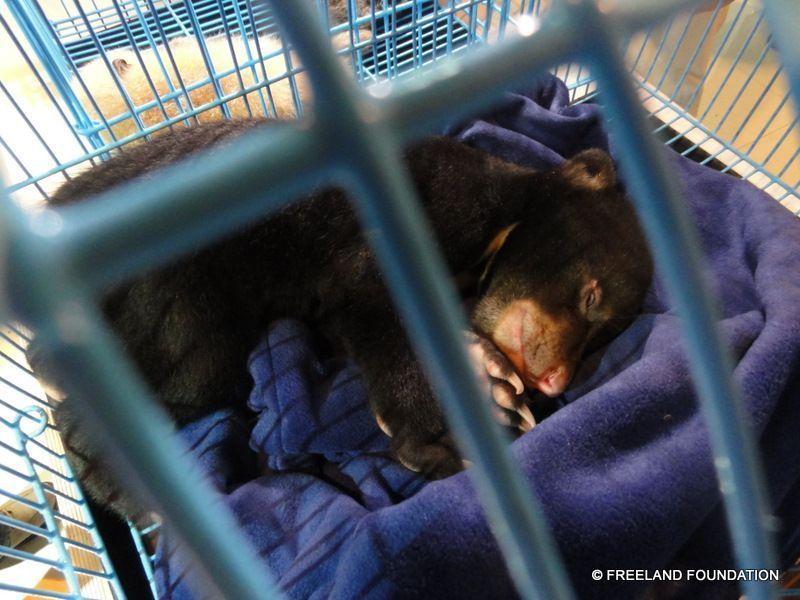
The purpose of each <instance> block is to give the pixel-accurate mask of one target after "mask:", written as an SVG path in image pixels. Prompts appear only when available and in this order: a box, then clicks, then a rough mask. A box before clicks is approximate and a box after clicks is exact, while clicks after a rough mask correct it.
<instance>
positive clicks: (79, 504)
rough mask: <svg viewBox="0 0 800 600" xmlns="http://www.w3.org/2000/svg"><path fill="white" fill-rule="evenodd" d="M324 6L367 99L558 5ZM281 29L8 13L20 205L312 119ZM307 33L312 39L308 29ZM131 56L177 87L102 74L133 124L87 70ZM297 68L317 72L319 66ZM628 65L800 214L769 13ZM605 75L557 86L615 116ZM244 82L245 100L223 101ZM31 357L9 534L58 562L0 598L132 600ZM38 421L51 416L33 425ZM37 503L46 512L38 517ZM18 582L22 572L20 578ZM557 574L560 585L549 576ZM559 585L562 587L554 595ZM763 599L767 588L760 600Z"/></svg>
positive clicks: (748, 7) (47, 6)
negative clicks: (28, 516) (105, 100)
mask: <svg viewBox="0 0 800 600" xmlns="http://www.w3.org/2000/svg"><path fill="white" fill-rule="evenodd" d="M317 4H318V6H317V8H318V9H319V12H320V14H321V16H322V18H323V22H325V23H326V24H327V25H328V27H327V29H328V32H329V35H330V37H331V39H332V40H334V46H335V48H336V50H337V52H338V54H339V60H341V61H344V62H346V64H347V65H348V66H349V67H350V69H351V70H352V72H353V73H354V75H355V77H356V78H357V79H358V80H359V81H360V82H361V83H362V85H365V86H380V85H381V84H382V82H383V81H384V80H386V79H395V78H398V77H401V76H403V75H409V74H414V73H415V72H416V71H418V70H419V69H420V68H421V67H424V66H426V65H428V64H430V63H435V62H437V61H438V60H439V59H441V58H444V57H446V56H449V55H451V54H454V53H459V52H461V51H468V50H470V49H471V48H473V47H475V46H479V47H480V46H492V47H493V46H495V45H496V46H498V47H500V48H501V49H502V48H503V47H504V46H506V45H507V44H503V43H498V42H500V41H501V40H503V39H504V38H505V37H506V36H510V34H514V37H515V39H516V38H517V37H518V34H519V33H522V35H523V37H526V36H529V35H531V34H533V35H536V34H537V33H538V31H539V30H540V28H541V27H542V25H543V24H545V23H546V22H547V18H548V14H549V12H551V11H552V10H555V8H553V7H551V6H550V2H548V1H547V0H544V1H542V0H530V1H510V0H503V1H501V2H492V1H489V0H464V1H461V2H459V1H457V0H439V1H437V2H433V1H431V0H423V1H420V0H409V1H406V2H399V1H397V0H380V1H378V0H372V2H370V3H369V4H370V10H368V11H367V12H366V13H363V14H361V13H358V11H357V7H356V5H355V3H354V2H349V3H348V13H349V16H348V19H347V21H346V22H343V23H332V22H330V21H329V19H328V16H327V12H326V11H325V10H324V9H325V6H324V5H325V2H318V3H317ZM291 10H294V9H291ZM291 10H290V11H289V12H291ZM301 10H302V9H301ZM276 12H280V11H276ZM272 13H273V11H272V10H271V9H270V7H269V6H266V5H264V4H261V3H259V2H252V3H251V2H250V1H249V0H197V1H195V2H184V1H183V0H181V1H178V2H170V1H169V0H127V1H124V2H120V1H118V0H91V2H90V1H88V0H63V1H62V2H59V3H58V4H56V3H55V2H52V3H46V0H9V3H8V5H7V7H6V8H5V10H0V22H1V23H2V26H3V27H2V30H3V31H2V32H0V47H2V48H3V49H4V50H7V51H8V52H9V53H10V54H13V55H14V59H13V60H10V61H7V66H6V67H4V71H2V73H0V74H1V75H2V76H1V77H0V92H2V95H0V106H2V107H3V113H4V115H8V118H4V119H3V121H4V123H3V124H0V147H2V154H3V158H4V162H5V164H6V165H7V168H8V169H9V171H8V173H7V176H6V177H7V183H8V184H9V186H8V188H7V189H8V191H9V192H10V195H11V197H12V198H14V199H16V200H17V201H19V202H20V203H22V204H24V205H27V206H30V207H36V206H40V205H41V203H42V202H43V201H44V200H46V198H47V197H48V195H49V193H51V191H52V190H53V189H55V188H56V187H57V186H58V185H60V183H61V182H63V181H64V180H65V179H66V178H68V177H70V176H71V175H74V174H76V173H78V172H80V171H81V170H83V169H85V168H86V167H87V166H89V165H91V164H94V163H96V162H98V161H100V160H102V159H103V158H105V157H106V156H108V155H109V153H112V152H115V151H118V149H119V148H121V147H124V146H125V145H126V144H129V143H136V142H137V141H138V140H139V139H141V138H145V137H147V136H149V135H157V134H158V132H159V131H160V130H162V129H164V128H168V127H173V126H183V125H185V124H190V123H191V122H193V121H194V120H197V119H202V118H205V117H209V115H211V114H212V112H214V111H219V112H220V113H221V114H222V116H225V117H228V116H231V114H232V113H234V112H235V110H236V108H235V107H236V106H237V105H236V104H235V103H236V102H237V101H238V102H240V105H241V106H244V107H245V109H246V111H247V112H248V113H250V114H265V115H274V114H275V113H276V109H275V103H274V99H273V98H271V95H272V93H273V92H275V93H277V92H278V89H279V86H281V85H288V86H289V87H290V88H291V90H290V91H291V102H292V106H293V107H294V110H295V116H301V115H302V114H303V107H304V105H306V106H307V105H308V102H309V98H308V97H302V94H301V91H300V90H301V89H304V88H303V86H304V85H306V84H305V83H304V80H305V78H306V76H307V75H306V71H305V68H304V67H303V66H302V64H301V63H300V62H299V61H298V60H297V58H296V57H295V56H294V55H295V51H296V50H297V49H296V48H295V47H294V46H292V45H289V44H287V43H285V42H284V38H282V37H276V38H275V39H276V40H278V44H277V45H276V47H274V48H273V49H272V50H271V51H270V52H264V51H263V50H264V49H263V48H262V47H261V45H260V42H259V40H260V39H262V36H264V35H268V36H273V35H276V34H277V33H278V29H277V22H278V20H280V19H278V20H276V19H275V17H274V16H273V14H272ZM578 14H579V13H575V15H578ZM575 15H573V16H575ZM278 16H280V15H278ZM284 18H285V15H284ZM576 18H577V17H576ZM297 27H300V29H301V30H302V27H303V26H296V27H294V29H297ZM584 27H588V26H586V25H584ZM287 29H290V30H291V29H293V27H287ZM582 31H584V32H585V30H582ZM254 32H255V35H254ZM290 33H291V32H290ZM303 35H304V34H303V33H302V31H301V35H300V36H298V38H294V37H292V38H291V39H293V40H294V43H295V44H297V45H298V46H299V47H300V48H299V50H303V48H302V46H303V45H304V44H305V45H306V46H308V45H309V41H308V40H307V39H306V40H305V41H304V38H303ZM219 36H222V38H223V39H225V40H227V39H231V38H232V37H236V36H239V37H240V38H241V40H242V42H243V46H242V48H243V49H244V50H245V52H244V53H243V54H242V55H237V53H236V50H235V49H234V48H233V47H232V46H229V47H228V51H229V53H230V56H229V57H228V58H229V60H230V63H228V64H226V66H225V67H224V68H221V67H219V65H215V64H214V61H213V60H210V55H209V45H208V44H209V42H208V40H209V39H213V38H214V37H219ZM540 37H541V36H540ZM184 39H189V40H192V41H194V42H195V43H196V53H197V54H195V60H196V59H197V56H200V55H202V57H203V62H204V63H205V73H203V76H202V77H201V78H199V79H197V80H195V81H192V82H186V81H182V80H181V71H180V69H179V68H176V67H175V59H174V56H173V55H172V54H171V51H170V47H171V46H170V45H171V44H175V43H176V42H179V41H181V40H184ZM337 39H338V40H339V45H337V43H336V40H337ZM298 40H299V43H298ZM133 48H136V49H138V52H133V54H132V56H134V57H136V58H137V59H139V58H140V57H141V56H142V53H145V52H148V51H149V52H153V54H154V58H155V59H156V60H155V62H154V63H152V64H153V65H154V69H157V70H158V71H160V72H161V73H162V74H163V79H162V80H161V81H163V82H164V84H165V85H166V88H167V89H165V90H158V89H157V87H158V86H156V85H155V84H154V81H155V75H156V74H157V73H156V72H155V71H154V72H152V73H150V72H149V71H147V70H146V74H147V76H149V77H146V79H148V81H147V83H148V85H147V87H148V88H149V91H150V92H151V93H150V98H149V99H148V100H146V101H143V102H136V101H134V100H133V98H132V97H131V95H130V94H128V93H127V91H126V90H125V86H124V85H123V83H122V81H121V80H120V76H119V75H117V74H116V73H115V71H114V69H113V67H112V65H111V64H110V63H109V62H108V61H105V66H106V70H107V73H108V76H109V78H110V81H112V82H113V85H114V86H115V87H116V89H117V91H118V92H119V94H118V95H119V96H120V97H121V98H123V99H124V100H125V105H126V108H125V109H124V110H122V111H120V112H117V113H115V114H105V113H104V111H102V110H99V108H98V106H97V105H96V103H95V102H93V98H92V97H91V94H89V93H86V92H87V86H86V85H85V84H83V83H81V78H80V74H81V70H82V69H83V68H85V67H86V66H87V65H89V64H91V63H92V62H93V61H95V62H97V61H103V58H102V57H103V56H106V55H108V54H109V53H111V52H113V51H114V50H121V49H125V50H131V49H133ZM154 49H156V50H157V51H155V52H154ZM466 53H467V54H470V55H471V54H476V55H477V56H480V55H481V54H482V53H481V52H477V53H473V52H466ZM162 54H163V55H162ZM297 54H298V55H299V56H312V55H313V54H311V53H308V52H307V50H306V51H299V52H297ZM510 55H511V54H510V53H509V56H510ZM497 56H499V54H498V55H497ZM624 56H625V58H626V60H627V70H628V72H629V73H630V75H631V76H632V78H633V80H634V81H635V82H636V92H637V94H638V99H639V100H640V101H641V103H642V105H643V106H644V107H645V110H646V111H647V114H648V115H649V117H650V119H651V120H650V123H651V125H652V129H653V130H655V131H656V132H657V133H659V134H660V135H661V137H662V139H663V141H664V142H665V143H666V144H668V145H671V146H674V147H675V148H676V149H677V150H678V151H679V152H681V153H682V154H685V155H689V156H692V157H694V158H696V159H697V160H699V161H700V162H703V163H706V164H711V165H712V166H715V167H716V168H718V169H720V170H723V171H729V172H731V173H733V174H735V175H736V176H739V177H741V178H744V179H747V180H749V181H750V182H751V183H753V184H754V185H756V186H757V187H759V188H761V189H764V190H765V191H767V192H768V193H769V194H770V195H772V196H773V197H774V198H776V199H777V200H778V201H780V202H781V203H782V204H783V205H784V206H786V207H787V208H788V209H789V210H791V211H793V212H795V214H797V213H800V200H798V197H797V189H798V186H799V185H800V160H799V157H798V154H800V143H798V139H799V138H798V127H797V116H796V112H795V110H794V107H793V105H792V101H791V98H790V95H789V86H788V82H787V77H786V75H785V73H784V71H783V67H782V66H781V63H780V60H779V59H778V55H777V52H776V51H775V49H774V48H773V46H772V43H771V38H770V35H769V33H768V29H767V25H766V23H765V20H764V17H763V16H762V14H761V6H760V3H758V2H755V1H754V0H735V1H732V0H716V1H712V2H708V3H705V4H702V5H700V6H698V7H696V8H695V9H694V10H693V12H690V13H688V14H685V13H684V14H679V15H674V16H672V17H670V18H669V19H668V20H666V21H665V22H663V23H661V24H659V25H653V26H651V27H649V28H647V29H645V30H644V31H643V32H638V33H637V32H631V33H630V35H629V36H628V38H627V44H626V50H625V52H624ZM274 59H278V60H280V62H281V63H282V65H281V66H282V69H281V72H280V73H279V74H278V75H277V76H272V75H268V74H267V72H266V71H265V70H262V69H261V68H260V67H261V66H262V65H264V64H265V63H268V61H272V60H274ZM470 64H472V63H470ZM474 64H476V65H483V66H486V65H488V64H489V63H488V61H484V62H483V63H481V62H479V61H475V63H474ZM507 64H513V61H510V62H509V63H507ZM599 64H600V65H602V64H603V63H602V61H601V62H600V63H599ZM8 65H11V66H8ZM596 70H597V65H596V64H593V65H592V67H591V69H590V67H589V66H587V64H586V63H585V62H583V61H581V62H567V63H564V64H561V65H559V66H556V67H553V68H552V71H553V72H554V73H555V74H556V75H558V76H559V77H561V78H562V79H564V80H565V82H566V83H567V86H568V88H569V89H570V91H571V99H572V101H573V102H587V101H595V102H596V101H600V102H604V101H605V97H604V93H603V90H602V89H601V88H599V87H598V85H597V80H596V77H595V74H594V71H596ZM248 73H249V75H247V74H248ZM231 78H233V80H234V85H233V86H232V87H228V88H227V89H226V90H223V89H222V88H223V85H227V82H228V81H230V80H231ZM509 79H510V78H509ZM245 80H247V81H248V82H249V83H245ZM203 89H206V90H211V92H212V93H211V94H210V97H209V98H207V101H205V102H202V103H194V102H192V96H191V94H192V92H194V91H196V90H203ZM371 89H372V90H373V92H374V91H375V90H378V89H379V88H378V87H373V88H371ZM161 92H163V93H161ZM374 95H375V96H380V94H379V93H374ZM731 98H732V100H730V101H728V99H731ZM721 105H722V108H721ZM167 106H170V107H174V112H173V113H171V114H170V113H169V112H168V111H167V109H166V107H167ZM259 106H260V107H261V109H260V111H261V112H259V109H258V107H259ZM765 106H766V107H767V108H764V107H765ZM148 111H149V112H148ZM153 111H160V112H161V118H158V119H156V120H155V122H152V123H149V124H148V123H145V122H144V115H148V114H153ZM323 112H324V107H323ZM214 118H219V116H215V117H214ZM612 119H613V117H612ZM125 121H128V122H132V123H133V124H134V127H133V131H132V132H131V133H129V134H128V135H125V136H122V137H118V136H117V135H116V134H115V132H114V127H115V125H118V124H120V123H123V122H125ZM610 126H611V125H610ZM26 342H27V334H26V332H25V331H24V330H23V329H22V328H20V327H19V326H16V325H8V326H7V327H6V328H4V329H3V331H2V332H0V419H1V420H2V421H1V422H0V471H2V474H3V476H4V477H7V478H10V479H9V481H12V483H10V484H9V483H7V482H6V481H7V479H2V483H0V527H2V526H6V528H7V529H6V531H23V532H25V533H28V534H30V536H31V538H40V540H44V541H45V542H46V543H45V544H43V545H42V548H44V550H43V551H42V550H37V551H35V552H20V551H17V550H14V548H11V547H10V546H9V545H7V544H0V556H3V557H4V558H2V559H0V590H2V589H6V590H9V591H13V592H15V593H20V594H22V593H29V594H35V595H36V596H41V597H53V598H61V597H73V596H74V595H77V594H83V595H84V596H86V597H97V598H112V597H120V596H121V594H123V592H122V590H121V589H120V587H119V582H118V580H117V579H116V577H115V574H114V571H113V568H112V566H111V565H110V563H109V560H108V557H107V555H106V553H105V550H104V547H103V542H102V540H101V539H100V538H99V536H98V534H97V530H96V528H95V526H94V523H93V521H92V517H91V514H90V513H89V511H88V510H87V509H86V504H85V501H84V499H83V498H82V496H81V495H80V491H79V489H78V488H77V486H76V485H75V482H74V479H73V478H72V474H71V472H70V470H69V465H68V464H67V463H66V461H65V459H64V457H63V449H62V448H61V446H60V441H59V439H58V435H57V432H56V431H55V429H54V427H53V426H52V425H51V424H48V423H46V422H41V415H42V414H44V415H48V414H49V411H50V408H51V407H50V406H49V404H48V401H47V400H46V398H45V396H44V395H43V394H42V392H41V390H39V388H38V385H37V384H36V382H35V381H34V380H33V378H32V376H31V373H30V371H29V369H28V368H27V366H26V365H25V363H24V356H23V350H24V347H25V344H26ZM31 407H35V409H32V408H31ZM31 410H34V413H31ZM32 414H35V415H36V416H35V418H33V419H32V418H31V415H32ZM26 420H33V421H36V422H37V423H40V424H41V427H42V432H41V433H40V434H39V435H38V436H37V435H29V434H26V433H25V432H24V427H22V425H23V424H24V422H25V421H26ZM20 490H21V491H22V493H20ZM31 493H33V496H35V497H36V499H31V498H32V497H31V496H30V494H31ZM3 498H6V499H7V500H8V503H7V504H8V505H13V506H14V507H15V510H19V507H24V508H28V509H31V510H33V511H35V512H37V513H38V514H39V515H41V516H42V519H40V521H41V523H40V524H36V525H31V524H30V523H28V522H26V521H20V520H19V519H14V518H13V517H9V516H6V515H4V514H3V510H4V506H6V505H5V504H3ZM9 503H11V504H9ZM132 533H133V536H134V540H135V543H136V544H137V549H138V551H139V553H140V555H141V556H142V560H143V564H144V566H145V572H146V574H147V577H148V579H149V582H150V585H151V586H154V583H153V576H152V569H151V568H150V565H149V560H150V557H148V556H147V551H146V549H145V546H144V544H143V543H142V540H141V537H140V532H138V531H136V530H135V528H133V527H132ZM147 533H148V532H144V534H145V535H146V534H147ZM17 535H19V534H17ZM2 539H3V538H2V536H0V542H2ZM501 541H502V540H501ZM514 543H517V544H519V543H521V542H519V540H517V541H515V542H512V546H513V544H514ZM48 551H49V552H51V554H50V555H46V553H47V552H48ZM40 552H44V553H43V554H41V555H40ZM9 558H10V559H23V560H22V561H21V562H20V563H18V565H17V566H16V568H20V565H21V566H23V567H24V566H29V565H28V564H26V563H32V564H38V565H40V566H41V567H42V568H45V567H46V568H47V569H48V572H47V574H41V575H37V576H40V577H41V581H45V580H46V579H47V577H48V576H49V577H50V579H51V580H56V581H57V583H56V584H54V586H53V587H52V589H50V590H49V591H48V590H44V589H36V590H33V589H31V588H30V587H25V586H16V587H15V584H14V583H13V582H14V581H15V579H9V580H7V579H6V578H5V575H6V573H4V572H3V571H4V570H5V568H4V567H3V564H2V562H3V561H6V560H8V559H9ZM14 568H15V566H10V567H8V571H7V573H8V574H11V573H12V571H11V570H12V569H14ZM545 571H546V573H550V572H551V571H550V568H549V567H548V568H547V569H545ZM59 573H60V574H61V576H60V578H61V581H59V575H58V574H59ZM794 573H796V569H795V570H793V571H790V572H789V573H787V581H789V582H795V581H796V577H794V576H793V574H794ZM15 577H16V576H15ZM545 579H546V574H545ZM557 579H558V577H557V576H556V580H557ZM65 583H66V586H67V587H64V585H65ZM59 585H60V586H62V587H61V588H58V586H59ZM522 585H523V586H525V585H527V586H529V589H532V587H531V586H535V585H541V584H535V582H533V581H527V582H523V583H522ZM551 585H555V584H553V582H552V581H551ZM23 588H24V589H23ZM557 588H558V585H555V587H554V588H550V589H557ZM64 589H66V590H67V591H66V592H65V591H63V590H64ZM152 589H153V593H154V595H155V593H156V590H155V588H154V587H153V588H152ZM539 589H542V588H539ZM760 593H761V592H759V591H757V590H755V588H754V595H753V597H760V596H759V594H760ZM786 593H787V594H788V593H790V592H786Z"/></svg>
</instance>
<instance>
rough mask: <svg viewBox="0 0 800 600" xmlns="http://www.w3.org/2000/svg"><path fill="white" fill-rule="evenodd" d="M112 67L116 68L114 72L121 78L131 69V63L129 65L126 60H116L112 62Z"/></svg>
mask: <svg viewBox="0 0 800 600" xmlns="http://www.w3.org/2000/svg"><path fill="white" fill-rule="evenodd" d="M111 66H112V67H114V70H115V71H116V72H117V75H119V76H120V77H121V76H122V75H124V74H125V73H126V72H127V70H128V69H130V68H131V63H129V62H128V61H127V60H125V59H124V58H115V59H114V60H112V61H111Z"/></svg>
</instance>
